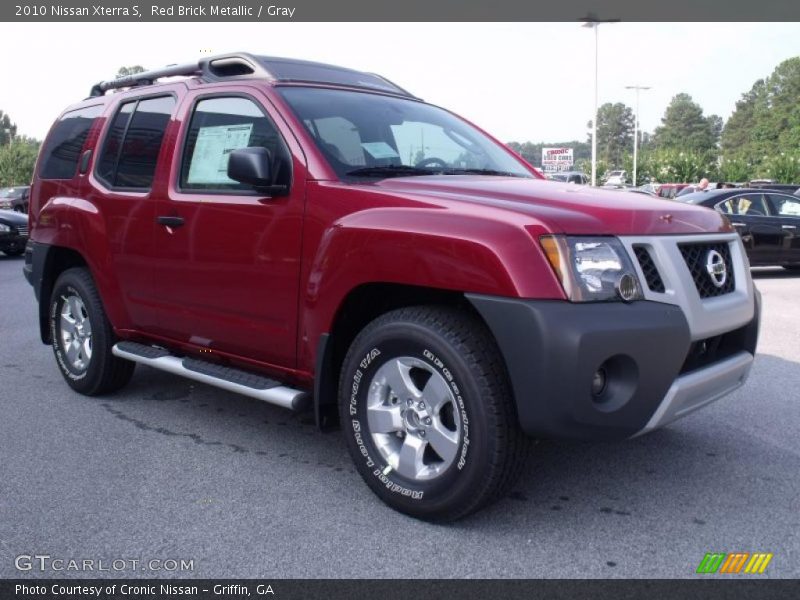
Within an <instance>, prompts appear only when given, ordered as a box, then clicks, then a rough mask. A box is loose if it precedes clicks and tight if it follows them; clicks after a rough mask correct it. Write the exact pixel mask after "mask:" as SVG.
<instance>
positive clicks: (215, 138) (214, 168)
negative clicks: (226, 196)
mask: <svg viewBox="0 0 800 600" xmlns="http://www.w3.org/2000/svg"><path fill="white" fill-rule="evenodd" d="M259 146H260V147H263V148H266V149H267V150H269V153H270V156H271V157H272V158H273V159H275V160H273V161H272V167H273V169H275V170H276V172H274V173H273V177H274V179H275V181H276V184H278V185H288V184H289V182H290V179H291V174H290V172H289V169H288V163H289V161H281V160H277V159H278V158H280V157H286V156H288V149H287V148H286V146H285V144H284V142H283V138H281V136H280V134H279V133H278V130H277V129H276V128H275V125H273V123H272V121H270V119H269V118H267V116H266V115H265V114H264V112H263V111H262V110H261V109H260V108H259V107H258V105H256V103H255V102H253V101H252V100H250V99H248V98H241V97H228V98H208V99H205V100H201V101H200V102H198V103H197V106H196V107H195V109H194V112H193V113H192V119H191V122H190V124H189V129H188V132H187V134H186V140H185V142H184V147H183V161H182V163H181V178H180V186H181V189H182V190H220V191H225V190H234V191H237V190H238V191H249V190H252V189H253V186H251V185H248V184H244V183H240V182H238V181H234V180H233V179H231V178H230V177H228V157H229V156H230V153H231V152H232V151H234V150H238V149H240V148H250V147H259Z"/></svg>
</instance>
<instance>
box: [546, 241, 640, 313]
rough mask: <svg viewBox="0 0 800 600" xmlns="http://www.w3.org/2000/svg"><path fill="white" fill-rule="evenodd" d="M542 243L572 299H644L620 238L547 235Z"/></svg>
mask: <svg viewBox="0 0 800 600" xmlns="http://www.w3.org/2000/svg"><path fill="white" fill-rule="evenodd" d="M540 242H541V244H542V248H544V251H545V254H546V255H547V259H548V260H549V261H550V265H551V266H552V267H553V270H554V271H555V272H556V275H558V278H559V279H560V280H561V285H562V286H563V287H564V291H565V292H566V294H567V297H568V298H569V299H570V300H571V301H573V302H603V301H609V300H623V301H625V302H632V301H633V300H641V299H642V298H643V295H642V288H641V286H640V285H639V280H638V278H637V276H636V271H635V270H634V268H633V265H632V264H631V261H630V258H628V254H627V252H625V248H624V247H623V245H622V244H621V243H620V241H619V240H618V239H617V238H614V237H569V236H561V235H547V236H543V237H542V238H541V239H540Z"/></svg>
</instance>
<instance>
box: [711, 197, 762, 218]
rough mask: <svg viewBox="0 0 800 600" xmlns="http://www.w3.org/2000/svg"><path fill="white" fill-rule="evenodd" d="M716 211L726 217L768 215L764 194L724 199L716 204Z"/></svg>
mask: <svg viewBox="0 0 800 600" xmlns="http://www.w3.org/2000/svg"><path fill="white" fill-rule="evenodd" d="M717 210H718V211H720V212H722V213H725V214H726V215H739V216H747V217H764V216H767V215H768V214H769V211H768V210H767V205H766V202H765V201H764V194H743V195H741V196H734V197H733V198H726V199H725V200H723V201H722V202H720V203H719V204H717Z"/></svg>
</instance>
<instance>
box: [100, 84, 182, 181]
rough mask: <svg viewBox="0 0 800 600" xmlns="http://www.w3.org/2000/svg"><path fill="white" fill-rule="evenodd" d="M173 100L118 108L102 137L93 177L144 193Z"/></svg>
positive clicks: (149, 100) (145, 101) (165, 98)
mask: <svg viewBox="0 0 800 600" xmlns="http://www.w3.org/2000/svg"><path fill="white" fill-rule="evenodd" d="M174 107H175V98H174V97H172V96H163V97H160V98H145V99H142V100H134V101H132V102H126V103H125V104H123V105H122V106H120V108H119V110H118V111H117V114H116V115H115V116H114V120H113V121H112V122H111V126H110V127H109V129H108V133H107V134H106V139H105V143H104V145H103V152H102V154H101V155H100V160H99V161H98V165H97V171H96V174H97V177H98V178H100V179H102V180H103V181H104V182H105V183H107V184H108V185H110V186H111V187H118V188H128V189H148V188H150V186H151V185H152V184H153V176H154V175H155V172H156V165H157V164H158V155H159V153H160V151H161V143H162V142H163V140H164V133H165V132H166V130H167V125H168V124H169V120H170V117H171V115H172V110H173V108H174Z"/></svg>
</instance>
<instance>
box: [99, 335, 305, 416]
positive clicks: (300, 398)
mask: <svg viewBox="0 0 800 600" xmlns="http://www.w3.org/2000/svg"><path fill="white" fill-rule="evenodd" d="M111 351H112V352H113V354H114V356H119V357H120V358H125V359H127V360H132V361H134V362H137V363H141V364H143V365H147V366H149V367H153V368H154V369H159V370H161V371H167V372H168V373H174V374H175V375H181V376H182V377H186V378H188V379H194V380H195V381H199V382H200V383H206V384H208V385H213V386H214V387H218V388H221V389H223V390H227V391H229V392H235V393H237V394H242V395H244V396H249V397H251V398H255V399H257V400H262V401H263V402H269V403H270V404H275V405H277V406H282V407H283V408H288V409H290V410H297V411H299V410H305V409H307V408H309V405H310V403H309V396H308V394H307V393H306V392H304V391H302V390H296V389H294V388H290V387H286V386H284V385H281V383H280V382H279V381H275V380H274V379H269V378H267V377H263V376H261V375H255V374H253V373H248V372H247V371H240V370H239V369H233V368H231V367H224V366H222V365H217V364H214V363H210V362H206V361H204V360H198V359H196V358H179V357H177V356H172V355H171V354H170V353H169V352H168V351H166V350H164V349H163V348H157V347H155V346H146V345H145V344H137V343H136V342H119V343H117V344H115V345H114V347H113V348H112V350H111Z"/></svg>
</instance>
